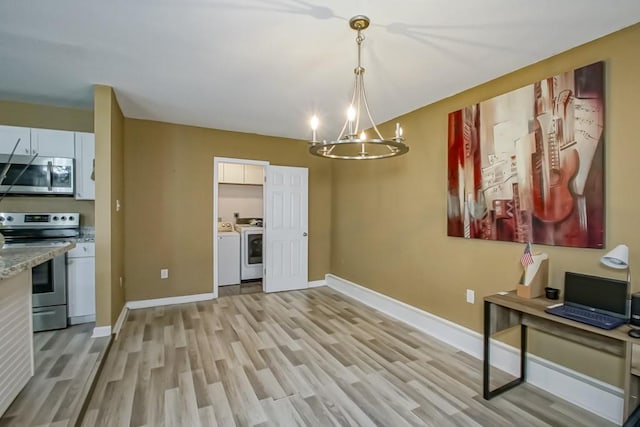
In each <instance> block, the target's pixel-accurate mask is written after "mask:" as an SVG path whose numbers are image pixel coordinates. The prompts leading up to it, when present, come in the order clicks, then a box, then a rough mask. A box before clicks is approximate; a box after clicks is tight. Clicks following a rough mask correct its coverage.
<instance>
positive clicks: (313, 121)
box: [311, 116, 320, 142]
mask: <svg viewBox="0 0 640 427" xmlns="http://www.w3.org/2000/svg"><path fill="white" fill-rule="evenodd" d="M319 124H320V121H319V120H318V116H313V117H311V142H318V136H317V133H316V132H317V130H318V125H319Z"/></svg>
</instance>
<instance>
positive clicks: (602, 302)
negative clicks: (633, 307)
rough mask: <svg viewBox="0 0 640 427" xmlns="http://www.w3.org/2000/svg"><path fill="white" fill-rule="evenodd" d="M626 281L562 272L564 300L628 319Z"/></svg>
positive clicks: (568, 303)
mask: <svg viewBox="0 0 640 427" xmlns="http://www.w3.org/2000/svg"><path fill="white" fill-rule="evenodd" d="M627 293H628V290H627V282H626V281H624V280H616V279H607V278H605V277H596V276H588V275H586V274H578V273H571V272H569V271H567V272H565V273H564V302H565V304H567V305H576V306H579V307H582V308H586V309H589V310H593V311H597V312H599V313H604V314H609V315H611V316H615V317H619V318H624V319H628V318H629V316H628V313H627Z"/></svg>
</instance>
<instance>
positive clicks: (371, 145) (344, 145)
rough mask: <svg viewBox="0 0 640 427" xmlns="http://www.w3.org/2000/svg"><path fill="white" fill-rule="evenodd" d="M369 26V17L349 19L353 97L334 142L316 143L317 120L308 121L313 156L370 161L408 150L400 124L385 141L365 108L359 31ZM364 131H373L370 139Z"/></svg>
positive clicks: (366, 104)
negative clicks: (353, 33)
mask: <svg viewBox="0 0 640 427" xmlns="http://www.w3.org/2000/svg"><path fill="white" fill-rule="evenodd" d="M369 24H370V20H369V18H367V17H366V16H364V15H356V16H354V17H353V18H351V19H350V20H349V26H350V27H351V28H352V29H353V30H356V31H357V32H358V34H357V36H356V44H357V47H358V66H357V67H356V68H355V69H354V70H353V72H354V74H355V80H354V85H353V96H352V97H351V104H350V105H349V108H348V110H347V120H346V121H345V123H344V126H343V127H342V130H341V131H340V134H339V135H338V138H336V140H335V141H326V140H322V141H320V140H318V138H317V129H318V125H319V123H320V121H319V119H318V117H317V116H313V117H312V118H311V141H309V152H310V153H311V154H313V155H315V156H320V157H328V158H332V159H347V160H370V159H384V158H387V157H394V156H400V155H402V154H405V153H407V152H408V151H409V147H408V146H407V145H406V144H405V143H404V138H403V137H402V128H401V127H400V124H399V123H396V132H395V137H394V138H389V139H385V138H383V137H382V134H381V133H380V131H379V130H378V127H377V126H376V124H375V121H374V120H373V116H372V114H371V110H370V109H369V103H368V101H367V94H366V91H365V89H364V71H365V69H364V67H363V66H362V61H361V59H362V42H363V41H364V39H365V37H364V34H363V33H362V31H363V30H365V29H366V28H367V27H369ZM362 110H364V113H365V114H366V117H364V116H363V115H362V113H363V111H362ZM366 119H368V123H366V125H368V126H367V127H366V128H365V126H361V123H363V122H365V120H366ZM365 129H371V130H373V133H374V134H375V135H374V137H373V138H369V137H367V134H366V131H365ZM376 137H377V138H376Z"/></svg>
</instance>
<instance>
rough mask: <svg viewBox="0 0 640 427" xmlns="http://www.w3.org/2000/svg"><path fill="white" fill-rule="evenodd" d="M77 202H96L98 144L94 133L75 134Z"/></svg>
mask: <svg viewBox="0 0 640 427" xmlns="http://www.w3.org/2000/svg"><path fill="white" fill-rule="evenodd" d="M75 159H76V200H95V198H96V181H95V172H94V168H95V163H96V160H95V159H96V144H95V136H94V134H92V133H86V132H76V133H75Z"/></svg>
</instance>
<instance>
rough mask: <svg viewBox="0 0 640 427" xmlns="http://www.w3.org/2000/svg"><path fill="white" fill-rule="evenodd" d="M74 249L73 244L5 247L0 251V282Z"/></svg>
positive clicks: (74, 245)
mask: <svg viewBox="0 0 640 427" xmlns="http://www.w3.org/2000/svg"><path fill="white" fill-rule="evenodd" d="M75 247H76V244H75V243H73V242H69V243H63V244H57V245H43V244H34V245H28V244H26V245H20V246H6V247H4V248H2V249H0V280H3V279H9V278H10V277H13V276H15V275H17V274H18V273H21V272H23V271H25V270H27V269H30V268H33V267H35V266H37V265H40V264H42V263H43V262H46V261H49V260H50V259H51V258H55V257H56V256H58V255H62V254H64V253H65V252H68V251H69V250H71V249H73V248H75Z"/></svg>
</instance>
